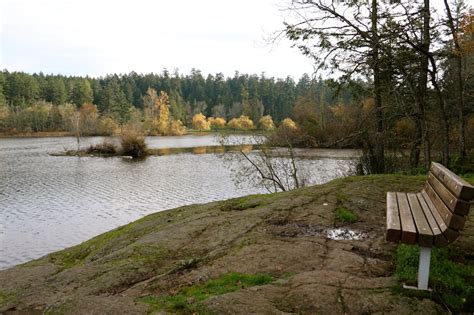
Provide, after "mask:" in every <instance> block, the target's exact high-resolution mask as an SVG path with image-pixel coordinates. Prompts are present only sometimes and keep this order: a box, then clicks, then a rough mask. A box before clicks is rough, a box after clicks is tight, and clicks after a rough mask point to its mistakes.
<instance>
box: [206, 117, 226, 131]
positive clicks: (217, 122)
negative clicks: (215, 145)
mask: <svg viewBox="0 0 474 315" xmlns="http://www.w3.org/2000/svg"><path fill="white" fill-rule="evenodd" d="M207 121H208V122H209V124H210V125H211V128H212V129H222V128H224V127H225V123H226V121H225V119H224V118H222V117H209V118H208V119H207Z"/></svg>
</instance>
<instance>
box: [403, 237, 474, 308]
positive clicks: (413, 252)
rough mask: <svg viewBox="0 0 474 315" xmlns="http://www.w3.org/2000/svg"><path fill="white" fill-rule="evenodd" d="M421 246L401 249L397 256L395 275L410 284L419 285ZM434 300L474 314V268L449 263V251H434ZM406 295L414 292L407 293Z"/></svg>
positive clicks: (404, 246) (432, 271)
mask: <svg viewBox="0 0 474 315" xmlns="http://www.w3.org/2000/svg"><path fill="white" fill-rule="evenodd" d="M419 253H420V249H419V247H418V246H408V245H403V244H402V245H399V246H398V247H397V251H396V253H395V264H396V270H395V275H396V276H397V277H398V278H399V279H400V280H401V281H405V282H406V283H408V284H412V285H416V281H417V274H418V259H419ZM429 284H430V287H431V288H432V289H433V294H432V297H433V298H434V299H435V300H437V301H438V302H441V303H442V304H445V305H446V306H448V307H449V308H450V309H451V310H453V311H455V312H468V313H469V312H473V311H474V266H472V265H471V266H468V265H463V264H459V263H455V262H454V261H452V260H450V257H449V251H448V249H447V248H433V251H432V253H431V266H430V282H429ZM403 293H405V294H410V293H411V292H409V291H407V290H404V291H403Z"/></svg>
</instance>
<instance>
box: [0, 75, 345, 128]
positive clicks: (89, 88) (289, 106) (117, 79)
mask: <svg viewBox="0 0 474 315" xmlns="http://www.w3.org/2000/svg"><path fill="white" fill-rule="evenodd" d="M149 88H152V89H154V90H156V91H158V92H160V91H164V92H166V93H167V95H168V96H169V109H170V114H171V116H172V117H173V119H175V120H180V121H181V122H183V123H184V124H185V125H190V124H191V120H192V117H193V115H195V114H197V113H203V114H204V115H205V116H207V117H222V118H224V119H226V120H230V119H232V118H237V117H239V116H241V115H242V114H244V115H247V116H249V117H250V118H251V119H252V120H253V121H254V122H255V123H257V122H258V121H259V120H260V118H261V117H262V116H264V115H270V116H271V117H272V118H273V120H274V121H275V122H278V121H281V120H282V119H284V118H286V117H290V116H292V113H293V106H294V104H295V101H296V100H297V98H298V97H301V96H304V95H306V94H307V93H308V91H310V90H311V91H313V94H314V95H313V96H314V97H315V98H316V99H317V100H318V101H322V102H323V103H324V105H325V106H332V105H335V104H336V103H343V104H349V103H350V102H351V100H352V97H353V96H352V92H351V90H350V89H348V88H343V89H339V87H338V86H337V85H336V84H335V83H334V82H333V81H331V80H322V79H321V78H319V79H311V78H310V77H309V76H308V75H307V74H305V75H303V76H302V77H301V78H300V79H299V80H298V82H295V81H294V80H293V79H292V78H291V77H287V78H286V79H279V78H273V77H270V78H269V77H266V76H265V75H263V74H262V75H260V76H257V75H247V74H240V73H238V72H236V73H235V75H234V76H233V77H224V75H223V74H221V73H218V74H216V75H211V74H209V75H208V76H207V77H204V76H203V75H202V73H201V72H200V71H199V70H192V71H191V73H190V74H188V75H181V74H179V73H177V72H175V73H173V74H170V73H169V72H168V71H166V70H164V71H163V72H162V73H160V74H154V73H150V74H137V73H135V72H131V73H129V74H124V75H116V74H114V75H108V76H106V77H99V78H91V77H76V76H63V75H45V74H43V73H39V74H36V73H35V74H28V73H24V72H9V71H7V70H4V71H2V72H0V108H2V107H3V108H4V109H8V110H9V111H10V112H18V111H21V110H24V109H26V108H28V107H31V106H33V105H35V104H36V103H38V102H39V101H43V102H48V103H51V104H52V105H64V104H73V105H74V106H75V107H76V108H77V109H78V108H80V107H81V106H82V105H83V104H84V103H91V104H94V105H96V107H97V109H98V112H99V113H100V114H101V115H103V116H108V117H111V118H113V119H114V120H115V121H117V122H118V123H119V124H122V123H126V122H127V121H128V120H129V119H130V111H129V109H139V110H141V111H143V109H144V96H145V95H146V93H147V90H148V89H149ZM336 92H338V93H336ZM4 125H5V124H4ZM0 127H1V126H0ZM3 127H4V129H5V127H6V126H3ZM10 127H14V126H10ZM17 127H20V126H17ZM33 131H34V130H33Z"/></svg>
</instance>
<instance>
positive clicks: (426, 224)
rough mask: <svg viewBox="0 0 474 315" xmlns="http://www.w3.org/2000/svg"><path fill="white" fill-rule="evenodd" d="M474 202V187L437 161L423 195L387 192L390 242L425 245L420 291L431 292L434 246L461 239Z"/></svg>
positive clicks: (421, 251)
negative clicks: (460, 236)
mask: <svg viewBox="0 0 474 315" xmlns="http://www.w3.org/2000/svg"><path fill="white" fill-rule="evenodd" d="M472 199H474V187H473V186H472V185H470V184H469V183H467V182H466V181H465V180H463V179H462V178H460V177H459V176H457V175H456V174H454V173H453V172H451V171H450V170H448V169H447V168H446V167H444V166H443V165H441V164H439V163H435V162H433V163H432V164H431V168H430V171H429V173H428V180H427V181H426V183H425V186H424V188H423V190H422V191H421V192H419V193H404V192H388V193H387V234H386V239H387V241H390V242H397V243H398V242H401V243H404V244H418V245H420V246H421V250H420V263H419V267H418V287H417V288H418V289H421V290H427V289H428V277H429V265H430V257H431V247H432V246H438V247H440V246H446V245H448V244H450V243H452V242H454V241H455V240H456V239H457V238H458V236H459V232H460V231H461V230H462V229H463V228H464V224H465V223H466V218H467V215H468V213H469V208H470V205H471V204H470V201H471V200H472Z"/></svg>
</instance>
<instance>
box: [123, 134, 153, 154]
mask: <svg viewBox="0 0 474 315" xmlns="http://www.w3.org/2000/svg"><path fill="white" fill-rule="evenodd" d="M120 144H121V145H122V155H129V156H131V157H134V158H139V157H144V156H146V154H147V145H146V143H145V137H143V136H142V135H141V134H140V133H138V132H137V131H136V130H133V129H128V130H127V129H125V130H124V131H123V132H122V133H121V134H120Z"/></svg>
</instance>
